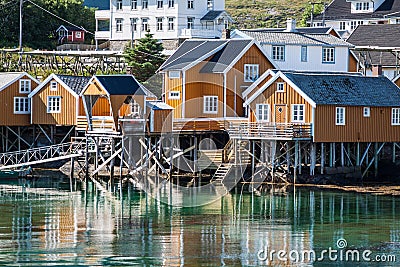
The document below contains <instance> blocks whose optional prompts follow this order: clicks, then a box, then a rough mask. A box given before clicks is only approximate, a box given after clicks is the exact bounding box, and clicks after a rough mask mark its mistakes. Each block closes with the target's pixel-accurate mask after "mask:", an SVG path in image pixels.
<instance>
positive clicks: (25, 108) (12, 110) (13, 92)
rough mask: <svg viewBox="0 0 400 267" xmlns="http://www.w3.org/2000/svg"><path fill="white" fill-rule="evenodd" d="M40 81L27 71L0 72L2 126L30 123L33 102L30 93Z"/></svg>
mask: <svg viewBox="0 0 400 267" xmlns="http://www.w3.org/2000/svg"><path fill="white" fill-rule="evenodd" d="M39 83H40V82H39V81H38V80H36V79H35V78H33V77H32V76H30V75H29V74H27V73H25V72H2V73H0V102H1V103H2V112H1V114H0V125H1V126H27V125H30V116H31V115H30V114H31V103H30V100H29V98H28V95H29V93H31V91H32V90H34V89H35V88H36V87H37V86H38V85H39Z"/></svg>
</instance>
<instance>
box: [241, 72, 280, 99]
mask: <svg viewBox="0 0 400 267" xmlns="http://www.w3.org/2000/svg"><path fill="white" fill-rule="evenodd" d="M276 71H277V70H271V69H269V70H267V71H266V72H264V73H263V74H261V76H260V77H258V79H257V80H256V81H254V82H253V83H252V84H251V85H250V86H249V87H247V88H246V90H244V91H243V93H242V98H243V99H246V97H247V96H248V95H249V94H250V93H251V92H252V91H253V90H254V89H255V88H256V87H257V86H258V85H259V84H260V83H261V82H262V81H264V80H265V79H266V78H267V77H268V76H269V75H271V76H274V75H275V72H276Z"/></svg>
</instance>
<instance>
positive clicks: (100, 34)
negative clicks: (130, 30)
mask: <svg viewBox="0 0 400 267" xmlns="http://www.w3.org/2000/svg"><path fill="white" fill-rule="evenodd" d="M110 37H111V32H110V31H96V32H95V33H94V38H95V39H96V40H109V39H110Z"/></svg>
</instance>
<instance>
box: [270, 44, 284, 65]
mask: <svg viewBox="0 0 400 267" xmlns="http://www.w3.org/2000/svg"><path fill="white" fill-rule="evenodd" d="M272 59H273V60H277V61H285V46H284V45H274V46H272Z"/></svg>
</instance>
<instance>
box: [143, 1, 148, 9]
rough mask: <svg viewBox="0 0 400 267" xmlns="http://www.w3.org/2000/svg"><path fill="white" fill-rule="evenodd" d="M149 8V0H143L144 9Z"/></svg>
mask: <svg viewBox="0 0 400 267" xmlns="http://www.w3.org/2000/svg"><path fill="white" fill-rule="evenodd" d="M148 8H149V0H142V9H148Z"/></svg>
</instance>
